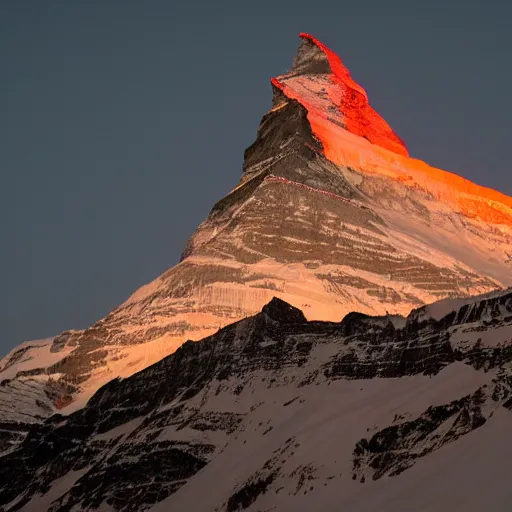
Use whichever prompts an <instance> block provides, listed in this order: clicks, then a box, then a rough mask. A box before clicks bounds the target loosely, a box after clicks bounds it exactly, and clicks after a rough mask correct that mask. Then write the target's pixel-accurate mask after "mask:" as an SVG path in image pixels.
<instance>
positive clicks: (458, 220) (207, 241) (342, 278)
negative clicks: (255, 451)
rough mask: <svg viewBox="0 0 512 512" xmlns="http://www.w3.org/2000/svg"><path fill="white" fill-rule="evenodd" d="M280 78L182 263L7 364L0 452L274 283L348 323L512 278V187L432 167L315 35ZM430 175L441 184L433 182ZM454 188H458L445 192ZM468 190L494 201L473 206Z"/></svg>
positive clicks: (266, 293)
mask: <svg viewBox="0 0 512 512" xmlns="http://www.w3.org/2000/svg"><path fill="white" fill-rule="evenodd" d="M276 80H277V81H276ZM276 80H274V81H273V84H274V85H273V106H272V108H271V110H270V111H269V112H268V113H267V114H265V116H264V117H263V119H262V121H261V124H260V127H259V130H258V134H257V137H256V141H255V142H254V143H253V144H252V145H251V146H250V147H249V148H248V149H247V150H246V152H245V155H244V167H243V175H242V178H241V180H240V183H239V184H238V186H237V187H235V188H234V189H233V190H232V191H231V192H230V193H229V194H228V195H227V196H226V197H224V198H222V199H221V200H220V201H219V202H218V203H217V204H216V205H215V206H214V207H213V208H212V211H211V212H210V214H209V216H208V217H207V219H206V220H205V221H204V222H203V223H202V224H201V225H200V226H199V227H198V229H197V231H196V232H195V233H194V235H193V236H192V237H191V239H190V241H189V242H188V244H187V247H186V248H185V250H184V252H183V256H182V260H181V262H180V263H179V264H178V265H176V266H175V267H173V268H171V269H170V270H167V271H166V272H164V273H163V274H162V275H161V276H159V277H158V278H157V279H155V280H154V281H153V282H152V283H149V284H148V285H146V286H144V287H142V288H141V289H139V290H137V291H136V292H135V293H134V294H133V295H132V296H131V297H130V298H129V299H128V300H127V301H126V302H124V303H123V304H122V305H120V306H119V307H118V308H116V309H115V310H114V311H112V312H111V313H110V314H108V315H107V316H106V317H105V318H103V319H101V320H99V321H98V322H96V323H95V324H94V325H92V326H91V327H89V328H88V329H86V330H85V331H72V332H66V333H62V334H61V335H59V336H57V337H56V338H54V339H53V340H48V341H46V342H45V343H44V347H43V346H41V345H40V344H39V345H37V346H36V344H32V345H31V344H29V345H26V346H22V347H19V348H17V349H15V350H13V351H12V352H11V353H10V354H9V355H8V356H6V357H5V358H3V359H2V360H1V361H0V383H1V385H0V412H2V416H3V421H2V424H0V450H5V451H9V450H11V449H14V448H15V446H16V444H17V443H18V442H19V441H20V440H22V439H23V438H24V436H25V435H26V433H27V432H28V431H29V429H30V428H31V425H33V424H37V423H39V422H41V421H42V420H43V419H44V418H46V417H49V416H51V414H53V413H54V412H60V413H64V414H67V413H70V412H72V411H74V410H77V409H79V408H80V407H82V406H83V405H84V404H85V403H86V401H87V400H88V399H89V398H90V397H91V396H92V395H93V394H94V392H95V391H96V390H97V389H98V388H99V387H100V386H101V385H103V384H105V383H107V382H108V381H110V380H111V379H113V378H116V377H128V376H130V375H132V374H134V373H135V372H137V371H140V370H142V369H144V368H146V367H148V366H150V365H151V364H153V363H155V362H157V361H159V360H160V359H161V358H162V357H164V356H166V355H168V354H169V353H172V352H173V351H174V350H176V349H177V348H178V347H179V346H180V345H181V344H182V343H184V342H185V341H187V340H191V339H192V340H199V339H202V338H204V337H205V336H208V335H211V334H213V333H214V332H216V331H217V330H218V329H219V328H222V327H224V326H225V325H228V324H230V323H232V322H234V321H237V320H239V319H242V318H245V317H249V316H251V315H254V314H256V313H257V312H258V311H260V310H261V308H262V307H263V306H264V305H265V304H266V303H268V302H269V301H270V300H271V299H272V297H274V296H275V297H278V298H280V299H281V300H284V301H286V302H288V303H290V304H292V305H293V306H295V307H298V308H300V309H302V310H303V311H304V314H305V315H306V317H307V318H308V319H309V320H322V321H338V320H339V319H340V318H342V317H343V316H344V315H346V314H347V313H349V312H355V311H357V312H360V313H364V314H369V315H385V314H386V313H387V312H389V313H390V314H399V315H407V314H408V313H409V312H410V310H411V309H413V308H416V307H418V306H421V305H422V304H425V303H430V302H434V301H436V300H438V299H441V298H446V297H469V296H472V295H474V294H477V293H483V292H487V291H490V290H494V289H498V288H501V287H503V286H504V285H511V284H512V272H511V269H512V267H511V265H512V260H511V256H510V255H512V234H511V228H510V225H509V224H508V220H507V219H508V217H507V215H508V213H507V212H508V210H507V208H509V203H510V198H506V196H503V195H500V194H499V193H497V192H496V193H494V194H491V193H490V192H488V191H487V192H486V191H482V190H483V189H482V187H478V186H477V185H474V184H468V183H469V182H466V181H465V180H462V178H460V180H462V183H463V185H460V183H461V182H460V180H459V181H457V180H455V181H453V180H454V178H452V175H449V174H448V173H445V172H444V171H440V170H433V169H432V168H428V169H427V170H426V171H423V170H421V169H423V168H421V169H420V168H419V167H418V165H419V164H418V163H417V162H418V161H416V160H412V159H409V158H407V156H406V155H407V150H406V148H405V145H404V144H403V143H402V141H401V139H399V138H398V136H396V134H394V132H393V131H392V129H391V128H390V127H389V125H388V124H387V123H386V122H385V121H384V120H383V119H382V118H381V117H380V116H379V115H378V114H377V113H376V112H375V111H374V110H373V109H372V108H371V107H370V105H369V103H368V100H367V96H366V93H365V92H364V90H363V89H362V88H361V87H360V86H359V85H358V84H357V83H356V82H355V81H354V80H353V79H352V78H351V77H350V74H349V73H348V71H347V70H346V68H344V66H343V65H342V64H341V60H340V59H339V58H338V57H336V56H335V55H334V54H333V53H332V52H331V51H330V50H328V49H327V48H326V47H325V46H324V45H322V44H321V43H319V42H318V41H317V40H315V39H314V38H312V37H311V36H306V35H303V42H302V43H301V46H300V47H299V51H298V54H297V57H296V59H295V62H294V65H293V67H292V70H291V71H290V73H289V74H286V75H283V76H281V77H278V78H277V79H276ZM276 84H277V85H276ZM324 89H325V90H324ZM326 112H327V113H328V115H327V114H326ZM326 127H327V128H328V130H327V128H326ZM322 130H323V131H322ZM326 130H327V131H326ZM340 155H341V156H340ZM424 165H426V164H424ZM420 167H421V166H420ZM418 169H419V170H418ZM427 171H428V173H427V174H428V176H429V180H427V181H425V180H424V179H423V178H421V176H422V174H421V173H425V172H427ZM432 177H436V179H435V180H434V181H435V183H436V187H434V189H435V190H434V189H432V187H430V185H429V186H427V185H425V183H427V182H428V183H430V178H432ZM439 177H444V178H445V179H444V181H443V180H442V179H441V178H439ZM409 178H410V179H409ZM448 178H449V179H448ZM422 179H423V181H422ZM440 184H441V185H442V186H441V185H440ZM429 187H430V188H429ZM461 187H462V188H461ZM464 187H465V188H464ZM454 191H455V192H454ZM448 192H450V193H451V195H450V197H451V198H452V199H453V197H455V200H451V199H450V200H449V201H445V195H446V194H448ZM443 194H445V195H443ZM478 194H480V195H478ZM482 194H483V195H482ZM462 197H464V198H465V199H464V201H466V202H465V203H464V204H465V205H468V204H473V203H475V201H476V199H475V198H480V199H479V200H478V201H476V203H475V204H479V205H483V206H481V207H480V206H478V207H477V208H476V207H475V208H476V209H473V210H472V211H473V213H471V212H470V213H471V214H468V211H467V208H465V207H464V208H462V207H461V206H460V204H461V203H460V200H461V198H462ZM479 212H480V213H479ZM482 212H483V213H482ZM486 212H487V213H486ZM489 212H493V213H492V214H490V213H489ZM43 355H44V357H43Z"/></svg>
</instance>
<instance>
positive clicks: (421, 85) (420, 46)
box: [0, 0, 512, 355]
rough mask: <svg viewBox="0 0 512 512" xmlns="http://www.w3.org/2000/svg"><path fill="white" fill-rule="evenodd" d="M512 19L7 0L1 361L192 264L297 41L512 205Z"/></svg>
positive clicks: (444, 3)
mask: <svg viewBox="0 0 512 512" xmlns="http://www.w3.org/2000/svg"><path fill="white" fill-rule="evenodd" d="M459 6H460V7H459ZM511 19H512V3H511V2H505V1H503V0H487V1H484V0H481V1H475V0H466V2H463V3H462V2H460V1H459V0H457V1H456V0H431V1H429V2H427V1H419V2H418V1H416V2H413V1H410V0H401V1H400V0H386V1H385V2H383V1H381V0H360V1H357V2H355V1H353V0H350V1H345V0H307V1H305V0H258V1H256V2H244V1H240V0H217V1H213V2H211V1H206V0H203V1H199V2H198V1H196V2H194V1H192V0H190V1H178V0H160V1H158V0H145V1H141V0H139V1H136V0H123V1H119V0H118V1H114V0H88V1H79V0H60V1H57V0H45V1H41V0H24V1H19V0H3V1H2V2H1V6H0V62H1V63H2V80H1V81H0V109H1V110H0V112H1V121H0V173H1V186H0V208H1V211H0V213H1V217H0V218H1V222H0V237H1V238H0V240H1V251H0V278H1V284H2V286H1V295H0V355H3V354H4V353H6V352H7V351H8V350H9V349H10V348H12V347H13V346H14V345H15V344H18V343H20V342H21V341H23V340H27V339H38V338H44V337H48V336H51V335H55V334H58V333H59V332H60V331H62V330H64V329H70V328H84V327H87V326H88V325H90V324H91V323H92V322H94V321H95V320H98V319H99V318H101V317H103V316H105V315H106V314H107V313H108V312H109V310H111V309H112V308H114V307H115V306H117V305H118V304H120V303H121V302H123V301H124V300H125V299H126V298H127V297H128V296H129V295H130V294H131V292H133V291H134V290H135V289H137V288H138V287H139V286H141V285H142V284H144V283H146V282H148V281H150V280H151V279H153V278H155V277H156V276H157V275H159V274H160V273H161V272H162V271H164V270H165V269H166V268H169V267H171V266H173V265H174V264H175V263H176V262H177V261H178V259H179V256H180V253H181V250H182V248H183V246H184V243H185V241H186V239H187V238H188V237H189V236H190V235H191V234H192V232H193V231H194V229H195V228H196V226H197V225H198V224H199V223H200V222H201V221H202V220H203V219H204V218H205V216H206V215H207V213H208V212H209V210H210V208H211V207H212V206H213V204H214V203H215V202H216V201H217V200H218V199H220V198H221V196H223V195H224V194H226V193H227V192H228V191H229V190H230V189H231V188H232V187H233V186H234V185H235V184H236V183H237V181H238V179H239V176H240V173H241V165H242V157H243V151H244V149H245V148H246V147H247V146H248V145H250V144H251V143H252V142H253V140H254V137H255V134H256V130H257V127H258V124H259V121H260V118H261V116H262V115H263V114H264V113H265V111H266V110H268V109H269V107H270V102H271V90H270V85H269V78H270V77H271V76H272V75H278V74H280V73H283V72H285V71H286V70H287V69H288V67H289V66H290V64H291V61H292V58H293V55H294V53H295V49H296V47H297V45H298V43H299V39H298V37H297V34H298V33H299V32H301V31H305V32H310V33H312V34H313V35H315V36H316V37H318V38H319V39H320V40H321V41H322V42H324V43H325V44H326V45H327V46H329V47H331V48H332V49H333V50H334V51H336V52H337V53H338V54H339V55H340V57H341V58H342V60H343V61H344V63H345V64H346V65H347V67H348V68H349V69H350V70H351V72H352V75H353V77H354V78H355V79H356V81H358V82H359V83H361V84H362V85H363V86H364V87H365V88H366V89H367V91H368V94H369V98H370V102H371V104H372V106H373V107H374V108H375V109H376V110H377V111H378V112H379V113H380V114H382V115H383V117H384V118H385V119H386V120H387V121H388V122H389V123H390V124H391V126H392V127H393V129H394V130H395V131H396V132H397V133H398V135H399V136H401V137H402V138H403V139H404V140H405V142H406V144H407V145H408V148H409V150H410V153H411V155H412V156H414V157H416V158H421V159H422V160H425V161H427V162H428V163H430V164H432V165H435V166H437V167H441V168H444V169H448V170H450V171H453V172H457V173H459V174H461V175H463V176H465V177H467V178H469V179H471V180H473V181H476V182H478V183H480V184H483V185H487V186H490V187H492V188H497V189H499V190H501V191H502V192H505V193H507V194H509V195H512V173H511V171H510V153H509V149H510V144H511V143H510V134H511V128H510V119H511V117H512V95H511V94H510V87H511V83H512V61H511V59H510V54H511V51H512V31H510V20H511Z"/></svg>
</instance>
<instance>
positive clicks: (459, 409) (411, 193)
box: [0, 34, 512, 512]
mask: <svg viewBox="0 0 512 512" xmlns="http://www.w3.org/2000/svg"><path fill="white" fill-rule="evenodd" d="M300 38H301V41H300V44H299V47H298V50H297V54H296V56H295V58H294V59H293V64H292V67H291V69H290V71H288V72H287V73H285V74H283V75H281V76H278V77H275V78H272V79H271V88H272V105H271V108H270V109H269V111H268V112H267V113H266V114H265V115H264V116H263V118H262V120H261V122H260V125H259V128H258V131H257V135H256V140H255V141H254V143H253V144H252V145H251V146H250V147H248V148H247V150H246V151H245V155H244V164H243V169H242V175H241V177H240V181H239V183H238V184H237V185H236V186H235V187H234V188H233V190H231V191H230V192H229V193H228V194H227V195H226V196H225V197H223V198H221V199H220V200H219V201H218V202H217V203H216V204H215V206H214V207H213V208H212V210H211V212H210V214H209V215H208V217H207V218H206V219H205V220H204V222H202V223H201V225H200V226H199V227H198V228H197V230H196V231H195V233H194V234H193V235H192V236H191V238H190V240H189V241H188V243H187V245H186V247H185V248H184V251H183V255H182V258H181V261H180V263H179V264H178V265H176V266H175V267H173V268H171V269H169V270H167V271H165V272H164V273H163V274H162V275H161V276H159V277H158V278H157V279H155V280H154V281H153V282H151V283H149V284H147V285H145V286H143V287H142V288H140V289H139V290H137V291H135V292H134V293H133V295H132V296H131V297H129V298H128V299H127V300H126V301H125V302H124V303H123V304H121V305H120V306H119V307H118V308H116V309H115V310H113V311H112V312H110V313H109V314H108V315H107V316H105V317H104V318H102V319H100V320H99V321H98V322H96V323H95V324H93V325H92V326H91V327H89V328H88V329H85V330H83V331H66V332H63V333H61V334H60V335H58V336H56V337H55V338H51V339H47V340H42V341H37V342H27V343H25V344H23V345H21V346H19V347H17V348H15V349H13V350H12V351H11V352H10V353H9V354H8V355H7V356H5V357H4V358H3V359H1V360H0V410H2V420H1V423H0V452H1V453H3V454H4V455H3V457H2V458H0V462H1V463H0V467H1V468H2V470H3V471H4V472H3V473H2V477H1V478H0V481H1V482H2V484H0V486H1V485H3V487H1V488H0V509H1V510H6V511H14V510H52V511H54V512H57V511H65V510H84V511H85V510H93V509H94V510H96V509H98V510H122V511H132V510H133V511H136V510H137V511H138V510H147V509H150V508H151V507H153V506H154V510H171V509H172V510H174V509H176V510H185V509H187V510H197V511H199V510H204V511H212V510H217V511H221V510H222V511H224V510H226V511H228V512H233V511H236V510H252V511H256V510H274V509H275V510H283V511H286V510H290V511H291V510H294V511H295V510H325V511H329V510H333V511H334V510H338V509H339V508H340V507H341V505H342V504H343V506H344V507H345V508H347V507H348V508H347V510H353V511H357V510H361V511H363V510H365V511H375V512H377V511H379V510H382V508H379V506H378V505H377V503H379V496H381V495H382V494H379V493H388V494H387V496H388V498H389V500H388V501H387V502H386V503H388V505H389V508H390V509H393V510H404V512H405V511H406V510H416V509H418V507H417V504H418V500H419V499H420V498H421V496H423V497H424V498H425V499H429V498H431V497H432V496H434V495H435V493H436V492H438V493H439V496H440V498H439V499H441V498H442V496H444V495H443V492H446V488H445V487H442V485H441V483H440V480H439V478H438V476H437V475H438V471H439V468H442V467H444V465H446V464H447V461H448V460H451V459H450V457H449V455H447V454H449V453H458V454H459V455H460V454H461V453H462V454H466V459H464V456H463V455H461V459H460V460H461V462H460V464H459V463H450V464H451V465H450V466H449V467H450V471H451V472H452V474H453V475H463V474H465V473H464V471H465V470H466V467H465V466H468V465H469V466H470V465H471V460H474V459H475V457H477V456H482V457H483V455H482V453H481V452H480V451H479V450H480V448H479V447H480V446H481V445H482V443H486V442H488V441H489V440H495V441H496V443H498V442H499V440H501V439H503V436H504V433H505V432H507V429H506V426H507V425H512V419H510V418H509V416H510V414H511V413H510V412H509V409H511V408H512V406H511V405H510V400H511V398H510V396H511V389H512V388H511V387H510V386H511V382H512V381H511V380H510V376H509V365H510V361H511V357H512V356H511V354H512V351H511V349H510V346H509V345H510V343H511V331H510V328H511V327H510V326H511V321H512V302H511V300H512V299H511V295H510V293H511V292H510V289H509V290H507V287H509V286H512V262H511V259H510V254H512V198H510V197H508V196H506V195H504V194H501V193H499V192H497V191H494V190H491V189H488V188H485V187H482V186H479V185H477V184H474V183H472V182H470V181H468V180H466V179H464V178H462V177H460V176H457V175H455V174H452V173H450V172H447V171H444V170H441V169H436V168H433V167H431V166H429V165H428V164H426V163H425V162H422V161H421V160H417V159H413V158H411V157H410V156H409V153H408V150H407V147H406V145H405V143H404V142H403V140H402V139H401V138H400V137H399V136H398V135H397V134H396V133H395V132H394V131H393V129H392V128H391V127H390V125H389V124H388V123H387V122H386V121H385V120H384V119H383V118H382V117H381V116H380V115H379V114H378V113H377V112H376V111H375V110H374V109H373V108H372V106H371V98H368V95H367V93H366V91H365V90H364V88H363V87H361V86H360V85H359V84H358V83H357V82H356V81H355V79H354V78H353V77H352V76H351V74H350V72H349V70H348V69H347V68H346V67H345V66H344V64H343V62H342V60H341V59H340V58H339V57H338V56H337V55H336V54H335V53H334V52H333V51H332V50H330V49H329V48H327V47H326V46H325V45H324V44H323V43H321V42H320V41H318V40H317V39H316V38H314V37H313V36H311V35H309V34H300ZM402 135H406V134H402ZM427 304H430V305H429V306H426V305H427ZM467 439H473V440H474V442H473V443H471V442H469V441H467ZM489 442H490V441H489ZM479 443H480V444H479ZM455 446H458V447H459V448H456V447H455ZM489 446H490V451H489V452H488V453H487V454H485V457H486V458H485V457H484V459H485V464H487V466H485V467H486V468H487V469H488V467H491V466H492V464H493V460H494V459H493V457H497V456H498V455H497V454H498V453H499V452H500V449H499V446H498V445H495V444H491V445H489ZM493 450H494V451H493ZM495 452H496V453H495ZM425 460H428V461H429V462H428V464H427V465H425V464H426V463H425ZM464 461H466V463H464ZM422 464H423V465H422ZM482 468H484V466H482ZM414 472H416V474H417V475H422V476H421V478H425V479H427V480H428V481H429V482H430V483H431V484H432V489H433V490H432V492H433V493H434V494H429V495H427V494H425V493H423V494H421V490H418V489H416V488H415V487H414V485H413V484H411V480H410V479H409V478H410V477H408V476H407V475H409V474H414ZM221 474H224V475H229V478H224V477H222V478H221V477H220V476H219V475H221ZM475 474H476V473H475ZM475 474H472V476H471V478H473V480H474V476H475ZM504 474H505V473H504ZM453 478H456V476H453ZM461 478H462V477H461ZM471 478H469V480H468V481H471V482H472V480H471ZM389 479H391V481H392V482H393V483H391V484H389V485H390V487H388V488H386V487H385V486H386V485H387V483H386V482H387V480H389ZM220 480H222V484H220V483H219V482H220ZM4 482H6V483H5V484H4ZM407 482H409V483H407ZM436 485H437V487H436ZM447 485H448V484H447ZM387 489H388V490H387ZM493 489H494V488H493ZM501 491H502V492H505V491H504V490H503V489H502V490H501ZM493 492H494V491H493ZM496 492H498V491H496ZM394 496H396V497H397V498H396V499H395V498H394ZM399 497H403V499H404V500H405V501H403V503H405V504H406V505H407V506H406V505H404V506H402V505H400V503H402V502H400V501H397V500H399ZM452 498H453V496H452ZM400 499H401V498H400ZM411 499H412V501H407V500H411ZM442 499H444V498H442ZM454 499H455V498H454ZM457 499H458V498H457ZM460 499H462V498H460ZM372 500H373V501H372ZM415 500H416V501H415ZM456 503H458V504H460V503H462V502H461V501H460V500H459V501H456ZM41 504H43V505H41ZM473 504H477V501H473ZM38 506H39V507H40V508H37V507H38ZM400 506H402V508H400ZM475 506H476V505H475ZM2 507H3V508H2ZM41 507H42V508H41ZM272 507H274V508H272ZM275 507H277V508H275ZM358 507H359V508H358ZM372 507H373V508H372ZM397 507H398V508H397ZM342 508H343V507H342ZM459 508H460V507H459ZM462 508H463V507H462ZM434 509H435V510H450V509H449V508H434ZM491 509H492V507H491ZM468 510H469V509H468ZM471 510H479V509H478V508H473V509H471ZM494 510H498V509H494ZM500 510H501V509H500Z"/></svg>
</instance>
